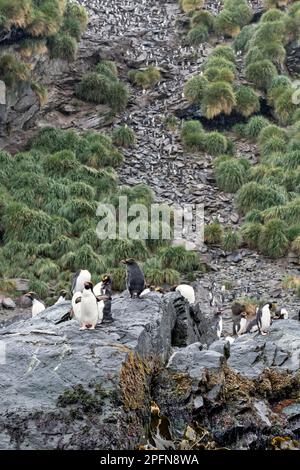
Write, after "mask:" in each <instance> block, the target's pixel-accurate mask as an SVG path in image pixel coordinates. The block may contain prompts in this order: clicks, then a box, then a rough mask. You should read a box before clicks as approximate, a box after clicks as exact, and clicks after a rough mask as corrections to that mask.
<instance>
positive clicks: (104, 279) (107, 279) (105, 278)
mask: <svg viewBox="0 0 300 470" xmlns="http://www.w3.org/2000/svg"><path fill="white" fill-rule="evenodd" d="M101 281H102V283H103V284H110V283H111V277H110V276H108V275H107V274H106V275H105V276H102V279H101Z"/></svg>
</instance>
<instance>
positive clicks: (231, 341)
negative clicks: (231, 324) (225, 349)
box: [225, 336, 235, 344]
mask: <svg viewBox="0 0 300 470" xmlns="http://www.w3.org/2000/svg"><path fill="white" fill-rule="evenodd" d="M225 341H228V343H230V344H232V343H234V341H235V339H234V338H233V337H232V336H226V338H225Z"/></svg>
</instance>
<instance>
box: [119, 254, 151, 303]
mask: <svg viewBox="0 0 300 470" xmlns="http://www.w3.org/2000/svg"><path fill="white" fill-rule="evenodd" d="M121 263H122V264H125V265H126V268H127V279H126V285H127V289H128V291H129V294H130V297H131V298H133V297H138V298H139V297H140V295H141V293H142V292H143V290H144V287H145V276H144V273H143V271H142V270H141V268H140V267H139V265H138V264H137V263H136V262H135V260H134V259H132V258H129V259H126V260H122V261H121Z"/></svg>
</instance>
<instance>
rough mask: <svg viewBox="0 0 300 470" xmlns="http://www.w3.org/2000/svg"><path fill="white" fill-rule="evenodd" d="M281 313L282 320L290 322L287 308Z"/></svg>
mask: <svg viewBox="0 0 300 470" xmlns="http://www.w3.org/2000/svg"><path fill="white" fill-rule="evenodd" d="M280 313H281V315H282V318H283V319H284V320H288V318H289V312H288V311H287V309H286V308H282V309H281V312H280Z"/></svg>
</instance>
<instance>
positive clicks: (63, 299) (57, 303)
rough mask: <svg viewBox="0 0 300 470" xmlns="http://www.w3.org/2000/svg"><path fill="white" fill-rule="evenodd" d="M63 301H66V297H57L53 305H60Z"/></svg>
mask: <svg viewBox="0 0 300 470" xmlns="http://www.w3.org/2000/svg"><path fill="white" fill-rule="evenodd" d="M65 301H66V299H65V298H64V297H62V296H60V297H59V299H58V300H57V301H56V302H55V304H54V305H60V304H62V303H63V302H65Z"/></svg>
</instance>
